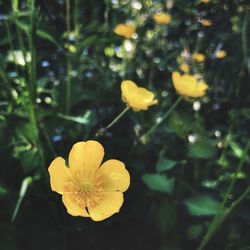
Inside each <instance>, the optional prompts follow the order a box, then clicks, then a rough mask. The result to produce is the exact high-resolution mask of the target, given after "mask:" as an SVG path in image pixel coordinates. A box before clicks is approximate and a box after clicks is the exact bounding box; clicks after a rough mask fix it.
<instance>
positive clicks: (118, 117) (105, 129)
mask: <svg viewBox="0 0 250 250" xmlns="http://www.w3.org/2000/svg"><path fill="white" fill-rule="evenodd" d="M129 109H130V107H126V108H125V109H124V110H123V111H122V112H121V113H120V114H119V115H118V116H116V117H115V118H114V120H113V121H112V122H110V123H109V124H108V125H107V126H106V127H105V128H100V129H99V130H98V131H97V133H96V134H95V136H96V137H99V136H101V135H103V134H104V133H105V132H106V131H107V130H108V129H109V128H111V127H112V126H113V125H114V124H116V123H117V122H118V121H119V120H120V119H121V118H122V117H123V116H124V115H125V114H126V113H127V111H128V110H129Z"/></svg>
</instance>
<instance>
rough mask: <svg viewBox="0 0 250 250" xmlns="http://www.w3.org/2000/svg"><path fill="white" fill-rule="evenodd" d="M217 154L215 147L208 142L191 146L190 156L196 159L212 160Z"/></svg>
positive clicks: (200, 142) (199, 142) (189, 149)
mask: <svg viewBox="0 0 250 250" xmlns="http://www.w3.org/2000/svg"><path fill="white" fill-rule="evenodd" d="M215 153H216V148H215V146H213V145H212V143H211V142H210V141H208V140H206V141H205V140H204V141H198V142H196V143H193V144H189V148H188V155H189V156H190V157H194V158H201V159H210V158H212V157H213V156H214V155H215Z"/></svg>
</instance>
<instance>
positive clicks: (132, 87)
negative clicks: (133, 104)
mask: <svg viewBox="0 0 250 250" xmlns="http://www.w3.org/2000/svg"><path fill="white" fill-rule="evenodd" d="M137 88H138V87H137V85H136V84H135V83H134V82H133V81H130V80H125V81H122V83H121V90H122V95H123V96H124V97H125V98H126V97H128V96H130V95H131V94H133V93H135V92H136V91H137Z"/></svg>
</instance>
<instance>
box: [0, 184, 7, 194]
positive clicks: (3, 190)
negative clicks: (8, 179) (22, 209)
mask: <svg viewBox="0 0 250 250" xmlns="http://www.w3.org/2000/svg"><path fill="white" fill-rule="evenodd" d="M7 193H8V190H7V189H6V188H5V187H3V186H2V185H0V197H2V196H4V195H6V194H7Z"/></svg>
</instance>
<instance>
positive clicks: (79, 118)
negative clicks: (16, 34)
mask: <svg viewBox="0 0 250 250" xmlns="http://www.w3.org/2000/svg"><path fill="white" fill-rule="evenodd" d="M91 115H92V112H91V111H90V110H88V111H86V112H85V114H84V115H83V116H71V115H63V114H58V116H59V117H60V118H63V119H65V120H67V121H72V122H76V123H80V124H83V125H85V124H89V122H90V117H91Z"/></svg>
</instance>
